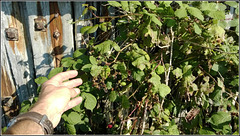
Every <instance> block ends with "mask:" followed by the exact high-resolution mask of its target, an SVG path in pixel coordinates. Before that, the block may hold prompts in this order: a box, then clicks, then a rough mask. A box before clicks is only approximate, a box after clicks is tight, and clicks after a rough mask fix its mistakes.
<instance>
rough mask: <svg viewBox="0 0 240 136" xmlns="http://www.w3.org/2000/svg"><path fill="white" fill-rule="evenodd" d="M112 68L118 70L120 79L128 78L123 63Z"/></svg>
mask: <svg viewBox="0 0 240 136" xmlns="http://www.w3.org/2000/svg"><path fill="white" fill-rule="evenodd" d="M113 68H114V69H115V70H119V71H120V72H121V74H122V78H123V79H125V78H127V77H128V74H127V71H126V70H127V67H126V65H125V63H124V62H117V63H116V64H114V65H113Z"/></svg>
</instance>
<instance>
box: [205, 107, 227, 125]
mask: <svg viewBox="0 0 240 136" xmlns="http://www.w3.org/2000/svg"><path fill="white" fill-rule="evenodd" d="M209 122H210V123H211V124H212V125H215V126H217V127H223V125H224V124H228V123H229V122H231V115H230V113H229V112H224V111H219V112H217V113H214V114H213V115H212V116H211V118H210V120H209Z"/></svg>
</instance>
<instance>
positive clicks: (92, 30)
mask: <svg viewBox="0 0 240 136" xmlns="http://www.w3.org/2000/svg"><path fill="white" fill-rule="evenodd" d="M97 29H98V24H96V25H94V26H93V27H91V28H89V29H88V30H87V32H86V33H87V34H90V33H94V32H96V31H97Z"/></svg>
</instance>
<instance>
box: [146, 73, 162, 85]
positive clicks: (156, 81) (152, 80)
mask: <svg viewBox="0 0 240 136" xmlns="http://www.w3.org/2000/svg"><path fill="white" fill-rule="evenodd" d="M160 80H161V78H160V76H158V75H157V74H156V73H154V72H153V73H152V77H151V78H150V79H149V80H148V82H150V83H152V84H153V85H154V86H158V85H159V84H160V83H161V82H160Z"/></svg>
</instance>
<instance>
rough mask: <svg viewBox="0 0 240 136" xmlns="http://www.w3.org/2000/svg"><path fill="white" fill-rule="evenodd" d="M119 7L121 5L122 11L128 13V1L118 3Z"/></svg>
mask: <svg viewBox="0 0 240 136" xmlns="http://www.w3.org/2000/svg"><path fill="white" fill-rule="evenodd" d="M120 2H121V5H122V9H123V10H125V11H129V7H128V1H120Z"/></svg>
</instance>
